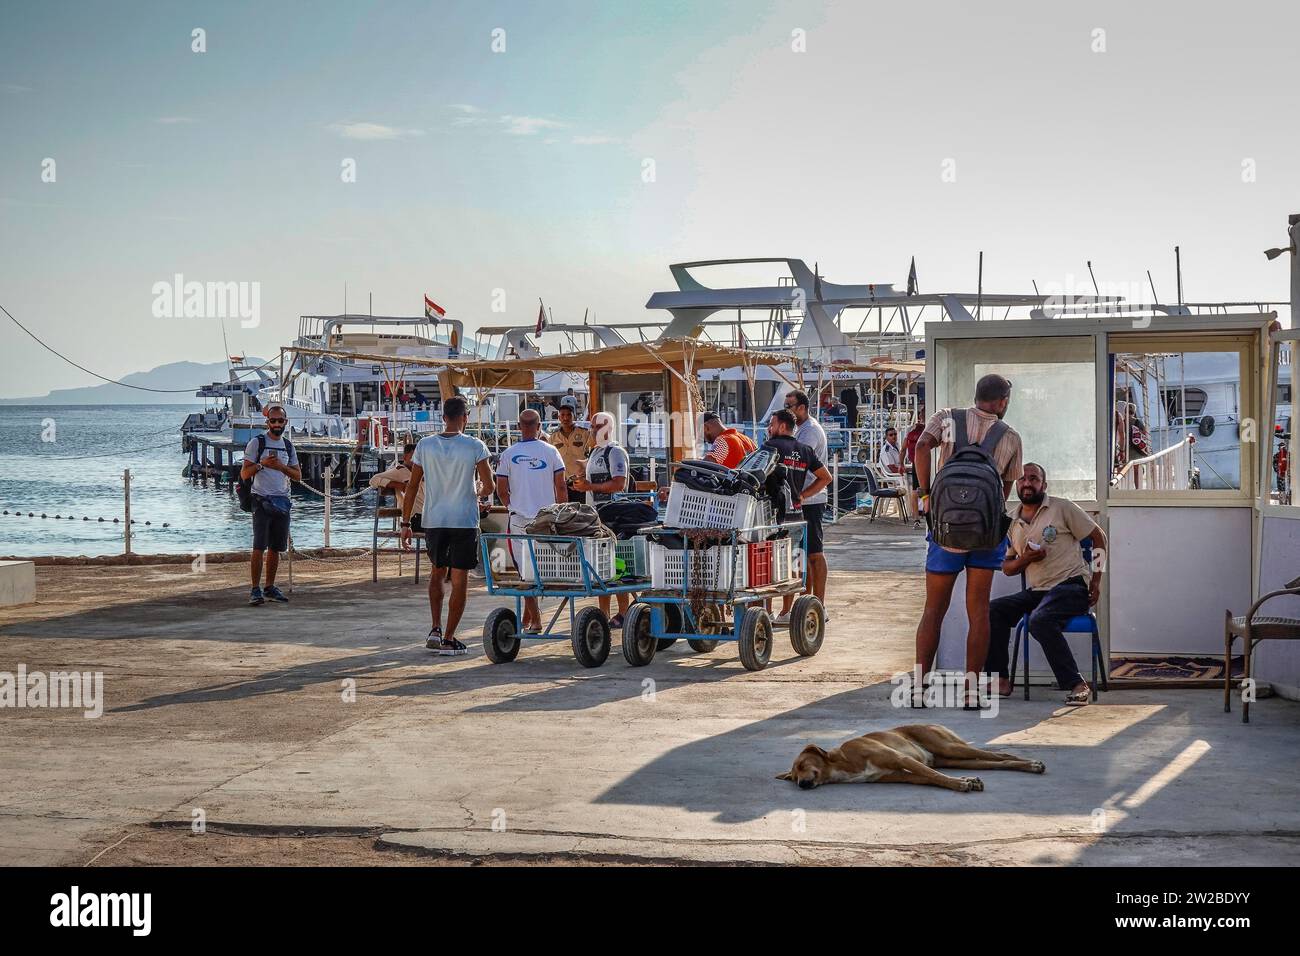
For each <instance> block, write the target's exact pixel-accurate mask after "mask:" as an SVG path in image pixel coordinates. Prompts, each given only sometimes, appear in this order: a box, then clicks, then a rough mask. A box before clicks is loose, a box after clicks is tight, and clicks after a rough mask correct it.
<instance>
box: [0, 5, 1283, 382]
mask: <svg viewBox="0 0 1300 956" xmlns="http://www.w3.org/2000/svg"><path fill="white" fill-rule="evenodd" d="M195 28H202V29H203V30H204V31H206V46H207V50H206V52H203V53H195V52H192V50H191V46H192V38H191V37H192V31H193V30H194V29H195ZM497 29H501V30H504V31H505V33H504V40H505V50H504V51H503V52H494V51H493V49H492V46H493V31H494V30H497ZM796 30H798V31H803V33H802V34H799V35H796V34H794V31H796ZM1098 30H1102V31H1104V35H1102V34H1098V33H1097V32H1096V31H1098ZM1297 35H1300V4H1296V3H1294V2H1285V3H1283V2H1276V3H1251V2H1235V3H1232V4H1219V3H1192V2H1188V0H1182V2H1170V3H1158V2H1143V3H1133V2H1131V0H1130V2H1122V3H1105V2H1100V3H1099V2H1095V0H1090V2H1088V3H1086V4H1085V3H1072V4H1064V3H1050V4H1048V3H1043V2H1041V0H1037V2H1008V3H998V2H996V0H993V2H989V3H980V4H975V3H970V2H969V0H967V2H951V3H949V2H944V3H923V2H909V3H874V2H872V3H868V2H852V3H849V2H845V3H813V2H803V3H785V2H776V0H769V2H759V0H743V2H722V0H719V2H705V0H700V2H694V3H688V2H654V0H646V2H643V3H632V2H627V3H624V2H606V3H595V2H548V3H522V2H521V3H490V2H466V3H447V2H433V3H429V2H423V3H404V2H403V3H399V2H393V3H363V2H355V0H354V2H349V3H346V4H343V3H306V2H302V3H285V2H277V0H262V2H258V3H236V2H224V0H223V2H220V3H216V2H214V3H207V4H198V3H195V4H187V3H177V2H166V3H140V2H136V3H112V4H109V3H75V4H73V3H58V2H53V3H52V2H42V3H39V4H36V3H27V4H21V5H19V4H16V3H7V4H5V5H4V6H3V7H0V131H2V133H3V144H4V146H3V149H0V304H3V305H4V306H5V307H6V308H8V309H9V310H10V311H11V312H13V313H14V315H15V316H16V317H17V318H18V319H20V320H21V321H23V322H24V323H25V324H27V325H28V326H30V327H31V328H32V329H33V330H35V331H36V332H37V333H38V334H40V335H41V336H43V337H44V338H46V340H47V341H49V342H50V343H51V344H53V345H54V346H55V347H57V348H59V349H61V350H63V351H65V352H66V353H67V354H69V355H70V356H71V357H72V358H74V359H76V360H77V361H79V362H81V363H82V364H84V365H86V366H88V367H90V368H93V369H95V370H96V371H100V372H103V373H104V374H108V375H114V376H116V375H122V374H126V373H129V372H132V371H137V370H141V369H147V368H151V367H153V366H155V365H159V364H162V363H164V362H169V361H175V360H180V359H191V360H206V361H217V360H219V359H220V358H221V355H222V345H221V336H220V329H219V327H218V325H217V323H216V322H215V320H200V319H185V318H155V317H154V315H153V314H152V311H151V306H152V304H153V299H154V295H153V291H152V290H153V285H154V283H156V282H159V281H170V280H171V277H172V276H173V275H174V274H175V273H182V274H183V275H184V276H185V278H186V279H187V280H196V281H202V282H207V281H214V282H258V283H260V289H261V324H260V326H259V327H257V328H255V329H242V328H240V327H239V324H238V322H228V323H227V329H228V334H229V336H230V344H231V348H232V350H234V351H247V352H248V353H250V354H260V355H265V356H270V355H273V354H274V353H275V350H276V348H277V346H279V345H281V344H284V343H287V342H288V341H289V340H290V339H291V338H292V336H293V335H294V333H295V331H296V328H297V317H298V316H299V315H300V314H304V313H334V312H338V311H341V310H342V297H343V282H344V280H347V282H348V285H349V297H350V298H349V304H350V305H351V306H352V307H353V310H354V311H361V310H363V309H364V306H365V301H366V300H365V296H366V294H367V293H368V292H373V293H374V308H375V311H376V313H389V314H393V313H399V314H415V313H417V312H418V311H419V310H420V307H421V299H422V294H423V293H424V292H426V291H427V292H428V293H429V294H430V295H432V296H433V298H434V299H436V300H437V301H438V302H440V303H441V304H442V305H444V306H446V307H447V309H448V310H449V312H450V314H452V315H454V316H456V317H459V318H461V319H463V320H464V321H465V322H466V325H467V326H468V327H470V328H473V327H475V326H477V325H479V324H501V323H503V322H518V323H521V324H522V323H527V322H531V321H532V317H533V316H534V315H535V314H536V308H537V305H536V303H537V297H538V296H542V297H544V298H545V300H546V302H547V304H548V305H549V306H551V307H552V308H553V310H554V312H555V315H556V318H557V319H566V318H567V319H571V320H574V321H577V320H580V318H581V315H582V310H583V308H584V307H588V306H589V307H591V308H592V309H593V310H594V312H595V315H596V316H597V318H599V319H603V320H606V321H631V320H639V319H642V318H644V317H645V316H646V312H645V310H644V305H645V301H646V299H647V298H648V297H649V295H650V293H652V292H654V291H656V290H660V289H667V288H671V287H672V285H671V281H670V277H669V275H668V271H667V264H668V263H669V262H672V261H677V260H682V259H700V258H716V257H724V256H726V257H740V256H765V255H766V256H795V257H802V258H805V259H807V260H808V261H809V262H812V261H814V260H817V261H819V262H820V264H821V269H822V273H823V274H824V275H825V276H827V277H828V278H829V279H830V280H832V281H837V282H870V281H876V282H895V283H898V284H899V285H902V284H903V283H904V282H905V279H906V275H907V265H908V261H909V259H910V257H911V256H913V255H915V256H916V261H917V271H918V275H919V280H920V285H921V289H922V291H926V292H937V291H953V290H968V289H973V288H974V286H975V278H976V260H977V255H978V252H979V251H980V250H981V249H982V250H984V253H985V274H984V285H985V289H987V290H993V291H1005V292H1027V291H1032V288H1031V279H1037V280H1038V282H1039V284H1040V286H1041V285H1043V284H1044V283H1050V282H1057V283H1069V282H1073V283H1076V284H1077V283H1080V282H1086V281H1087V279H1086V267H1085V264H1084V263H1085V260H1087V259H1089V258H1091V259H1092V260H1093V264H1094V268H1095V269H1096V271H1097V274H1098V278H1099V279H1102V280H1106V281H1109V282H1115V283H1133V284H1135V285H1140V286H1145V282H1146V279H1145V270H1147V269H1150V270H1151V271H1152V273H1153V275H1154V277H1155V282H1156V288H1157V291H1158V292H1159V293H1160V297H1161V299H1163V300H1165V301H1170V300H1172V299H1173V298H1174V278H1173V246H1174V245H1175V244H1180V245H1181V246H1182V249H1183V270H1184V289H1185V295H1186V297H1187V299H1188V300H1189V301H1197V300H1207V299H1228V300H1236V299H1249V300H1257V299H1285V298H1286V296H1287V269H1286V264H1285V261H1284V260H1281V261H1278V262H1273V263H1269V262H1266V261H1265V259H1264V257H1263V256H1262V255H1261V254H1260V252H1261V250H1262V249H1264V248H1266V247H1268V246H1274V245H1283V244H1284V243H1285V223H1286V215H1287V214H1288V213H1289V212H1300V123H1297V117H1300V76H1297V74H1296V72H1295V58H1296V53H1295V38H1296V36H1297ZM800 37H802V38H803V43H802V45H803V47H804V50H803V52H799V51H797V50H796V49H795V48H794V47H797V46H800ZM1102 43H1104V52H1095V49H1096V48H1098V47H1100V46H1101V45H1102ZM498 44H499V41H498ZM47 158H50V159H53V160H54V161H55V164H56V165H55V167H54V168H55V177H56V178H55V181H54V182H44V181H42V171H43V163H44V161H45V160H46V159H47ZM346 159H352V160H355V163H356V181H355V182H343V181H342V176H341V171H342V164H343V162H344V160H346ZM647 159H651V160H653V161H654V174H655V175H654V181H653V182H646V181H644V178H643V169H644V168H645V160H647ZM947 160H951V161H952V164H950V165H948V166H947V167H945V161H947ZM1243 163H1245V164H1246V166H1245V167H1243ZM945 168H947V169H950V170H953V169H955V173H956V176H955V181H952V182H945V181H944V179H943V176H942V173H943V171H944V169H945ZM1243 178H1245V179H1252V178H1253V181H1243ZM773 278H774V276H773ZM496 289H504V290H505V292H506V299H505V301H506V306H507V312H506V313H505V314H504V315H502V314H498V313H493V312H492V311H491V307H492V302H493V292H494V290H496ZM0 370H2V371H3V376H0V394H2V395H8V396H15V395H33V394H42V393H44V392H45V391H47V390H48V389H50V388H59V387H68V386H74V385H83V384H93V383H94V380H92V379H90V378H89V377H88V376H86V375H85V374H84V373H82V372H79V371H77V370H76V369H73V368H71V367H69V366H67V365H65V364H63V363H62V362H60V361H59V360H58V359H56V358H54V357H53V356H51V355H49V354H48V353H46V352H44V351H43V350H41V349H40V348H39V347H38V346H37V345H36V344H35V343H33V342H32V341H31V340H30V339H28V338H26V336H24V335H23V334H22V333H21V332H19V331H18V330H17V329H15V328H14V327H13V326H12V325H11V324H10V323H9V321H8V319H6V318H4V316H3V315H0Z"/></svg>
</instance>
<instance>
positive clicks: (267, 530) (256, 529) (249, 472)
mask: <svg viewBox="0 0 1300 956" xmlns="http://www.w3.org/2000/svg"><path fill="white" fill-rule="evenodd" d="M288 424H289V416H288V415H287V414H286V413H285V410H284V406H283V405H268V406H267V408H266V426H267V427H266V432H265V433H263V434H261V435H257V436H254V437H253V439H252V440H250V441H249V443H248V445H247V446H246V447H245V448H244V464H243V467H242V468H240V470H239V477H240V478H243V479H245V480H247V479H249V478H251V479H252V480H253V558H252V562H251V564H252V577H253V588H252V590H251V591H250V592H249V595H248V603H249V604H250V605H252V606H254V607H256V606H258V605H260V604H265V603H266V599H267V598H270V599H271V600H272V601H280V602H284V601H288V600H289V599H288V598H287V597H285V596H284V592H282V591H281V590H280V589H279V588H278V587H276V586H275V572H276V571H277V570H278V569H279V567H280V552H281V551H287V550H289V509H290V505H291V502H290V499H289V489H290V486H291V483H292V482H295V481H301V480H302V470H301V469H300V468H299V467H298V453H297V452H296V451H294V449H293V443H292V442H290V441H289V440H288V439H287V438H285V437H284V430H285V428H286V427H287V426H288ZM268 549H269V550H270V552H271V553H270V554H267V553H266V552H267V550H268ZM264 557H265V562H264V561H263V558H264ZM263 563H265V565H266V586H265V587H263V586H262V565H263Z"/></svg>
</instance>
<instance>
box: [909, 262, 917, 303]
mask: <svg viewBox="0 0 1300 956" xmlns="http://www.w3.org/2000/svg"><path fill="white" fill-rule="evenodd" d="M917 291H918V290H917V287H916V256H912V268H911V269H909V270H908V272H907V294H908V295H916V293H917Z"/></svg>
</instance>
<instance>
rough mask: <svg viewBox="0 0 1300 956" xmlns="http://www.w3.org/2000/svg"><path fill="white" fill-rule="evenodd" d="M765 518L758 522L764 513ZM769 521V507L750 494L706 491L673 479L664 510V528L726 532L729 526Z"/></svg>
mask: <svg viewBox="0 0 1300 956" xmlns="http://www.w3.org/2000/svg"><path fill="white" fill-rule="evenodd" d="M764 512H765V513H766V514H767V515H768V519H767V520H766V521H760V518H761V517H762V514H763V513H764ZM761 524H771V508H770V506H767V502H766V501H762V502H760V501H759V500H758V499H757V498H755V497H754V496H753V495H717V494H713V493H712V492H708V491H696V490H695V489H694V488H687V487H686V486H685V485H683V484H682V483H681V482H680V481H674V482H673V484H672V487H671V488H670V489H669V491H668V510H667V511H666V512H665V513H664V527H666V528H713V529H717V530H720V531H729V530H731V529H732V528H752V527H755V526H758V525H761Z"/></svg>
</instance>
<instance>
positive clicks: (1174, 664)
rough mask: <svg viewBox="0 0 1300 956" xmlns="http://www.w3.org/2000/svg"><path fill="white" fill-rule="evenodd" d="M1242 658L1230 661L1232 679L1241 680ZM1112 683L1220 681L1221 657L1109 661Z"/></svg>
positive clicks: (1221, 673)
mask: <svg viewBox="0 0 1300 956" xmlns="http://www.w3.org/2000/svg"><path fill="white" fill-rule="evenodd" d="M1241 670H1242V658H1241V657H1240V656H1238V657H1234V658H1233V659H1232V676H1233V677H1240V676H1241ZM1110 679H1111V680H1122V681H1131V680H1141V681H1187V680H1208V681H1213V680H1218V681H1222V680H1223V658H1222V657H1182V656H1176V655H1169V656H1165V657H1120V656H1118V655H1115V654H1112V655H1111V658H1110Z"/></svg>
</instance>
